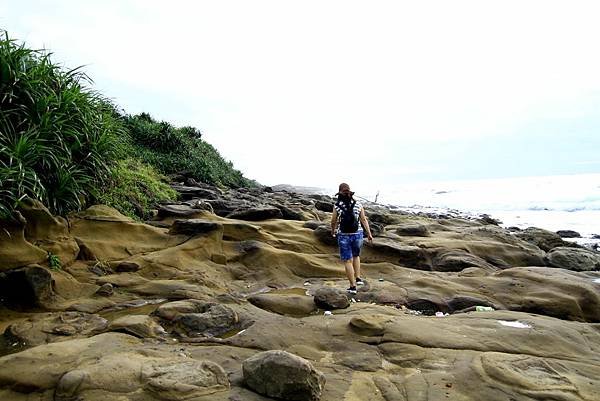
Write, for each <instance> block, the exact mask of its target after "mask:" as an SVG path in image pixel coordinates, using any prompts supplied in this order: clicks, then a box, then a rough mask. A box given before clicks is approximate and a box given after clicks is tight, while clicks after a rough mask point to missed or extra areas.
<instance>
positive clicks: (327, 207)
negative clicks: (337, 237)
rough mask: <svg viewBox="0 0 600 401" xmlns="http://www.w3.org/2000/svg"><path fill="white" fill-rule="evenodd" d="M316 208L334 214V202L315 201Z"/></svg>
mask: <svg viewBox="0 0 600 401" xmlns="http://www.w3.org/2000/svg"><path fill="white" fill-rule="evenodd" d="M315 208H316V209H317V210H320V211H322V212H327V213H333V203H332V202H327V201H322V200H315Z"/></svg>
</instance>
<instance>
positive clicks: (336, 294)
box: [314, 287, 350, 310]
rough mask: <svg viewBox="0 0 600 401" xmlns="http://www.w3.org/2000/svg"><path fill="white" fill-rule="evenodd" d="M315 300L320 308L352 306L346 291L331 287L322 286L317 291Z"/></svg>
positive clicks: (329, 308)
mask: <svg viewBox="0 0 600 401" xmlns="http://www.w3.org/2000/svg"><path fill="white" fill-rule="evenodd" d="M314 301H315V304H316V305H317V306H318V307H319V308H321V309H326V310H331V309H344V308H347V307H348V306H350V301H349V300H348V295H346V293H345V292H344V291H342V290H340V289H337V288H330V287H321V288H319V289H318V290H317V291H315V295H314Z"/></svg>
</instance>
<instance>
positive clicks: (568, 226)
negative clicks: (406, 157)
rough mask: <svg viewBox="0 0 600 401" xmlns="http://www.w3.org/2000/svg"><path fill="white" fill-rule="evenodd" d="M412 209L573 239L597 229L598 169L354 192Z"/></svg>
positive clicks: (599, 229) (599, 232) (589, 237)
mask: <svg viewBox="0 0 600 401" xmlns="http://www.w3.org/2000/svg"><path fill="white" fill-rule="evenodd" d="M377 192H379V195H378V196H377V202H378V203H383V204H387V205H394V206H399V207H400V208H402V209H407V210H413V211H420V210H424V211H444V210H448V209H451V210H457V211H459V212H461V213H463V214H466V215H478V214H483V213H485V214H488V215H490V216H491V217H493V218H496V219H498V220H501V221H502V226H504V227H510V226H515V227H519V228H527V227H531V226H535V227H539V228H544V229H547V230H550V231H558V230H574V231H577V232H579V233H580V234H581V235H582V237H584V238H582V239H580V240H574V241H577V242H585V243H594V242H599V241H600V240H599V239H593V236H594V235H600V174H577V175H557V176H542V177H519V178H502V179H485V180H463V181H439V182H422V183H418V184H405V185H397V186H389V187H386V188H379V189H369V190H368V191H360V189H359V188H358V187H357V195H360V196H361V197H363V198H365V199H367V200H369V201H374V200H375V196H376V194H377Z"/></svg>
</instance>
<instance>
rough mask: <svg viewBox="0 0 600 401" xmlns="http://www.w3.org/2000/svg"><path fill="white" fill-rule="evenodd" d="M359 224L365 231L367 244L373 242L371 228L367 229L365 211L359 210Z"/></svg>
mask: <svg viewBox="0 0 600 401" xmlns="http://www.w3.org/2000/svg"><path fill="white" fill-rule="evenodd" d="M359 217H360V222H361V223H362V225H363V228H364V229H365V230H366V231H367V239H368V240H369V242H372V241H373V236H372V235H371V227H369V222H368V221H367V216H366V215H365V209H364V208H362V207H361V208H360V215H359Z"/></svg>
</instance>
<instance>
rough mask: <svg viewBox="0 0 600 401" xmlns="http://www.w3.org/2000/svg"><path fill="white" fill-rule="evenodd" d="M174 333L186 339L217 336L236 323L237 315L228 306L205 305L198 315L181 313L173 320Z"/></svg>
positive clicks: (237, 320) (229, 329)
mask: <svg viewBox="0 0 600 401" xmlns="http://www.w3.org/2000/svg"><path fill="white" fill-rule="evenodd" d="M173 323H174V326H175V331H176V332H178V333H180V334H183V335H185V336H188V337H198V336H218V335H221V334H224V333H226V332H228V331H231V330H232V329H233V328H234V327H235V326H236V325H237V324H238V323H239V318H238V315H237V313H236V312H235V311H234V310H233V309H231V308H230V307H228V306H225V305H220V304H210V303H208V304H205V305H203V307H202V309H201V312H200V313H182V314H179V315H177V316H176V317H175V318H174V319H173Z"/></svg>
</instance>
